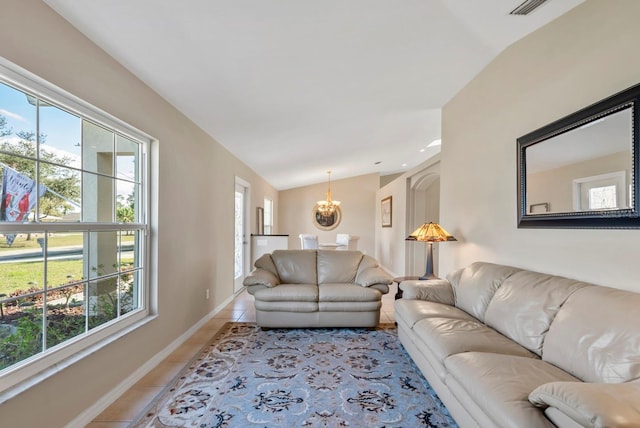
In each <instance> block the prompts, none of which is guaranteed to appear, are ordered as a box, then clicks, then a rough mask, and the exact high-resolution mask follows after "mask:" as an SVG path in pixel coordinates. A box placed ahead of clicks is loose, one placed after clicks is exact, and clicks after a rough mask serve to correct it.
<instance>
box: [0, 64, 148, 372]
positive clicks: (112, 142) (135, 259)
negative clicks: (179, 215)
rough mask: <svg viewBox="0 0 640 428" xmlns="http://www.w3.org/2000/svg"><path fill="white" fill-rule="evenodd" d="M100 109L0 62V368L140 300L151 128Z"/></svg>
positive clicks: (62, 342)
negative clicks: (39, 86)
mask: <svg viewBox="0 0 640 428" xmlns="http://www.w3.org/2000/svg"><path fill="white" fill-rule="evenodd" d="M2 71H5V70H4V69H3V68H0V72H2ZM61 99H63V100H68V99H67V98H64V97H63V96H62V95H61ZM74 107H75V106H74ZM92 113H94V114H92ZM103 115H104V113H102V112H99V111H97V110H96V111H95V112H93V111H91V109H89V108H87V106H86V105H81V108H78V109H75V108H69V107H68V103H57V102H56V99H55V93H54V95H53V96H51V97H47V98H44V97H43V96H42V95H40V94H39V93H38V94H36V91H33V92H31V91H30V88H29V87H27V86H22V85H19V84H16V82H15V79H11V80H9V79H8V78H6V79H5V78H4V77H3V76H2V74H1V73H0V183H1V186H2V192H1V195H0V198H1V199H0V378H1V377H4V375H6V374H9V373H14V372H15V371H16V370H18V369H21V368H24V367H26V366H28V365H29V364H30V363H32V362H33V361H35V360H38V359H41V358H44V357H47V356H48V355H50V354H54V353H55V352H56V350H60V349H61V348H64V347H65V346H67V345H69V344H74V345H75V346H77V343H78V342H79V341H82V340H83V339H84V338H86V337H89V336H91V335H92V334H93V333H94V332H97V331H102V330H105V329H108V328H113V326H116V331H117V328H118V326H119V324H121V325H120V326H119V328H123V327H124V326H126V325H130V324H131V323H128V324H127V322H126V321H127V319H128V318H132V315H134V314H138V315H140V314H142V315H146V314H147V312H148V309H147V304H146V300H147V286H146V283H147V280H146V276H147V267H146V265H145V254H146V250H145V249H146V241H147V240H146V236H147V222H146V211H147V210H146V203H145V201H146V198H145V194H146V188H145V185H146V182H145V181H146V180H145V169H146V168H145V163H144V161H145V159H146V150H147V146H148V143H149V139H148V138H145V137H144V136H142V135H141V134H139V133H137V131H135V130H132V129H130V128H128V127H126V126H125V125H122V124H120V123H119V122H118V121H117V120H113V118H110V117H108V116H107V117H106V119H105V116H103ZM114 123H115V125H114ZM54 362H55V360H52V362H51V363H54Z"/></svg>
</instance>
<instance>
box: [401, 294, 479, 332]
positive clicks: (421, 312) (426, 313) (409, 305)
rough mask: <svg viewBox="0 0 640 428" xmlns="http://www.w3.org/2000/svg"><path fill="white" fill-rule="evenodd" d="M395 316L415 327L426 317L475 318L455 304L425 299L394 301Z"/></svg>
mask: <svg viewBox="0 0 640 428" xmlns="http://www.w3.org/2000/svg"><path fill="white" fill-rule="evenodd" d="M393 306H394V308H395V316H396V317H397V318H402V321H403V322H404V323H405V324H406V325H407V326H408V327H409V328H413V326H414V325H415V323H417V322H418V321H420V320H422V319H425V318H432V317H441V318H454V319H462V320H473V319H474V318H473V317H472V316H471V315H469V314H468V313H466V312H465V311H462V310H460V309H458V308H456V307H454V306H449V305H445V304H442V303H436V302H428V301H425V300H407V299H399V300H396V301H395V302H394V303H393Z"/></svg>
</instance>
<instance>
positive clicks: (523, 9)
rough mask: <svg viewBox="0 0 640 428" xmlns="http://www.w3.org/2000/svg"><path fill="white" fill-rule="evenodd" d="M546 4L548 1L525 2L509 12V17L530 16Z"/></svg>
mask: <svg viewBox="0 0 640 428" xmlns="http://www.w3.org/2000/svg"><path fill="white" fill-rule="evenodd" d="M546 2H547V0H525V1H524V2H522V4H521V5H520V6H518V7H516V8H515V9H513V10H512V11H511V12H509V15H528V14H530V13H531V12H533V11H534V10H535V9H537V8H538V7H540V6H542V5H543V4H544V3H546Z"/></svg>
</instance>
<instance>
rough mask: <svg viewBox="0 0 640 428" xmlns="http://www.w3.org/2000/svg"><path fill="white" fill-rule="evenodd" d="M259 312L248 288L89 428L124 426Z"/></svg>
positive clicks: (385, 314)
mask: <svg viewBox="0 0 640 428" xmlns="http://www.w3.org/2000/svg"><path fill="white" fill-rule="evenodd" d="M389 288H390V290H389V293H387V294H386V295H384V296H383V298H382V310H381V311H380V322H381V323H390V322H393V321H394V317H393V301H394V294H395V292H396V291H397V290H396V285H395V284H394V285H392V286H390V287H389ZM255 320H256V315H255V311H254V308H253V297H252V296H251V295H249V294H248V293H247V292H246V291H242V292H241V293H239V294H238V295H237V296H236V298H235V299H234V300H233V302H231V303H229V305H227V306H226V307H225V308H224V309H222V310H221V311H220V312H218V313H217V314H216V316H215V317H214V318H212V319H211V320H209V322H207V323H206V324H205V325H204V326H203V327H202V328H200V330H198V331H197V332H195V333H194V334H193V336H191V337H190V338H189V339H188V340H187V341H185V342H184V343H183V344H182V345H181V346H180V347H179V348H178V349H176V350H175V351H174V352H173V353H172V354H171V355H169V356H168V357H167V358H166V359H165V360H164V361H162V362H161V363H160V364H159V365H158V366H157V367H156V368H154V369H153V370H151V371H150V372H149V373H148V374H147V375H146V376H145V377H144V378H142V379H141V380H140V381H139V382H138V383H136V384H135V385H133V386H132V387H131V389H129V390H128V391H127V392H125V393H124V394H123V395H122V396H121V397H120V398H118V399H117V400H116V401H115V402H114V403H113V404H112V405H111V406H109V407H108V408H107V409H106V410H105V411H104V412H102V413H101V414H99V415H98V416H96V418H95V419H94V420H93V421H92V422H91V423H90V424H89V425H87V427H89V428H124V427H126V426H127V425H128V424H129V423H130V422H131V421H132V420H133V419H134V418H135V417H136V416H137V415H138V414H140V413H141V412H142V410H143V409H144V408H145V407H146V406H147V404H149V403H150V402H151V401H152V400H153V398H154V397H155V396H156V394H158V393H159V392H160V391H161V390H162V389H163V388H164V387H165V385H167V383H169V382H170V381H171V379H173V377H174V376H175V375H176V374H177V373H178V371H180V369H182V368H183V367H184V366H185V365H186V364H187V363H188V362H189V361H191V359H192V358H193V357H194V356H195V354H196V353H197V352H198V351H200V349H202V347H204V345H205V344H206V343H207V341H208V340H209V339H210V338H211V337H212V336H213V335H214V334H215V333H216V332H217V331H218V330H219V329H220V327H222V326H223V325H224V323H226V322H227V321H239V322H240V321H245V322H255Z"/></svg>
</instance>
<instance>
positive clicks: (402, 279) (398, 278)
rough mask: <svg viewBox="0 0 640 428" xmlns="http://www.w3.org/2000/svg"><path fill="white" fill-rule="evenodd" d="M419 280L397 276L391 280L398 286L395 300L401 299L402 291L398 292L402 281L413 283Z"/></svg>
mask: <svg viewBox="0 0 640 428" xmlns="http://www.w3.org/2000/svg"><path fill="white" fill-rule="evenodd" d="M418 279H420V278H419V277H417V276H399V277H397V278H393V282H395V283H396V284H398V290H397V291H396V295H395V300H398V299H402V290H400V283H401V282H402V281H414V280H418Z"/></svg>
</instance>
